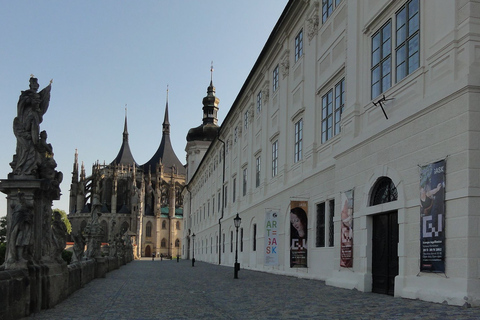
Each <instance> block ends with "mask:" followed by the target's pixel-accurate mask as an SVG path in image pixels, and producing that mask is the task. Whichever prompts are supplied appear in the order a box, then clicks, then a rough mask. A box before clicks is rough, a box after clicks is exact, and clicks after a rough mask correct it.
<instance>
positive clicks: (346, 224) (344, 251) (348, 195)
mask: <svg viewBox="0 0 480 320" xmlns="http://www.w3.org/2000/svg"><path fill="white" fill-rule="evenodd" d="M341 219H342V220H341V230H340V237H341V238H340V239H341V241H340V266H341V267H344V268H351V267H353V190H349V191H346V192H344V193H342V213H341Z"/></svg>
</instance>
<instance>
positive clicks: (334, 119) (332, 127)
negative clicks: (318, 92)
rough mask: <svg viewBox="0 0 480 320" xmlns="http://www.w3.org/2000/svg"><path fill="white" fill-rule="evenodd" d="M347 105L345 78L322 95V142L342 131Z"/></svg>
mask: <svg viewBox="0 0 480 320" xmlns="http://www.w3.org/2000/svg"><path fill="white" fill-rule="evenodd" d="M344 106H345V78H342V79H341V80H340V81H339V82H337V83H336V84H335V86H334V87H333V88H332V89H330V90H328V92H327V93H326V94H324V95H323V96H322V143H324V142H326V141H327V140H329V139H331V138H332V137H333V136H334V135H337V134H339V133H340V121H341V119H342V113H343V108H344Z"/></svg>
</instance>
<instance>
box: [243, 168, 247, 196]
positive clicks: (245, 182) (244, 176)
mask: <svg viewBox="0 0 480 320" xmlns="http://www.w3.org/2000/svg"><path fill="white" fill-rule="evenodd" d="M247 181H248V168H247V167H245V168H243V188H242V194H243V196H244V197H245V196H246V195H247Z"/></svg>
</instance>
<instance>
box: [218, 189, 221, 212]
mask: <svg viewBox="0 0 480 320" xmlns="http://www.w3.org/2000/svg"><path fill="white" fill-rule="evenodd" d="M220 199H222V197H221V196H220V191H218V212H220V209H221V208H222V201H220Z"/></svg>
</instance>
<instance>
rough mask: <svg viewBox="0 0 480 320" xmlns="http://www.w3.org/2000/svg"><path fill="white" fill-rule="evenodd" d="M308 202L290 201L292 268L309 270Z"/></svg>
mask: <svg viewBox="0 0 480 320" xmlns="http://www.w3.org/2000/svg"><path fill="white" fill-rule="evenodd" d="M307 229H308V201H290V267H291V268H307V239H308V237H307V231H308V230H307Z"/></svg>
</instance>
